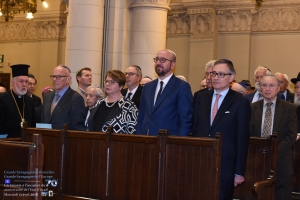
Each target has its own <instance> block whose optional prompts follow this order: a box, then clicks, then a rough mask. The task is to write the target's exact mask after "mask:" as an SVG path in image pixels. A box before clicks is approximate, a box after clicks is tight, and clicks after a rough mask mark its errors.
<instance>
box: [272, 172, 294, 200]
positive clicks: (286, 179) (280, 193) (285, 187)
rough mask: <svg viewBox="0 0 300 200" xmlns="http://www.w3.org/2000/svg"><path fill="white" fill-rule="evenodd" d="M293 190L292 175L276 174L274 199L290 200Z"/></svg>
mask: <svg viewBox="0 0 300 200" xmlns="http://www.w3.org/2000/svg"><path fill="white" fill-rule="evenodd" d="M292 192H293V176H277V183H276V200H291V199H292Z"/></svg>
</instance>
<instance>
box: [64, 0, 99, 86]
mask: <svg viewBox="0 0 300 200" xmlns="http://www.w3.org/2000/svg"><path fill="white" fill-rule="evenodd" d="M68 14H69V16H68V23H67V36H66V40H67V41H66V65H67V66H68V67H69V68H70V69H71V71H72V78H73V79H72V88H73V89H75V88H77V86H78V85H77V82H76V72H77V70H79V69H81V68H83V67H90V68H91V69H92V74H93V83H92V84H96V85H100V81H101V80H100V79H101V78H100V75H101V74H100V73H101V63H102V43H103V22H104V1H99V0H69V6H68Z"/></svg>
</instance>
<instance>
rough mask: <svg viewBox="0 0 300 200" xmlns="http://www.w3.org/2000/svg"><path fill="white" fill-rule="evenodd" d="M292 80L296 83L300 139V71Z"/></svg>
mask: <svg viewBox="0 0 300 200" xmlns="http://www.w3.org/2000/svg"><path fill="white" fill-rule="evenodd" d="M291 81H292V83H294V85H295V97H294V104H296V105H297V122H298V134H297V140H299V139H300V72H299V73H298V76H297V78H292V79H291Z"/></svg>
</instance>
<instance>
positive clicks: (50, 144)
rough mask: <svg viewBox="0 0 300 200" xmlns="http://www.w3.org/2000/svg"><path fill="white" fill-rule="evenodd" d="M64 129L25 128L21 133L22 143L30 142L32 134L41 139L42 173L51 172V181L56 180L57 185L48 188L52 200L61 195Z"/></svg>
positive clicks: (65, 127)
mask: <svg viewBox="0 0 300 200" xmlns="http://www.w3.org/2000/svg"><path fill="white" fill-rule="evenodd" d="M66 129H67V126H64V127H63V129H62V130H54V129H38V128H25V129H22V131H21V138H22V140H23V141H27V142H32V141H33V136H34V134H39V135H41V137H42V140H43V145H44V151H45V154H44V167H43V170H42V171H49V172H50V171H51V172H53V174H52V175H53V179H54V180H57V183H58V185H57V186H56V187H52V186H50V189H51V190H53V193H54V195H53V197H51V198H52V199H53V198H54V199H59V198H60V196H61V194H62V167H63V156H64V154H63V152H64V138H65V130H66Z"/></svg>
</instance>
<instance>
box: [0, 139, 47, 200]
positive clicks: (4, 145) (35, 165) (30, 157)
mask: <svg viewBox="0 0 300 200" xmlns="http://www.w3.org/2000/svg"><path fill="white" fill-rule="evenodd" d="M0 149H1V151H0V160H1V164H0V192H1V193H0V199H1V200H2V199H4V200H6V199H7V200H11V199H18V200H21V199H22V200H25V199H28V200H29V199H31V200H33V199H35V200H41V199H42V197H41V195H40V192H38V191H40V190H39V189H40V185H41V184H42V181H43V180H42V178H40V176H39V175H40V173H39V172H40V171H42V170H43V163H44V157H43V156H44V148H43V144H42V139H41V136H40V135H34V136H33V143H30V142H16V141H1V142H0ZM4 179H10V184H6V185H4ZM24 184H30V185H32V186H26V185H25V186H24ZM6 189H12V190H17V191H6ZM6 193H7V194H6ZM9 194H11V195H18V196H9ZM27 195H28V196H27ZM32 195H34V197H33V196H32Z"/></svg>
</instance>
